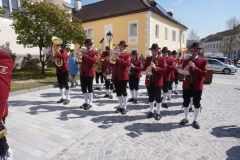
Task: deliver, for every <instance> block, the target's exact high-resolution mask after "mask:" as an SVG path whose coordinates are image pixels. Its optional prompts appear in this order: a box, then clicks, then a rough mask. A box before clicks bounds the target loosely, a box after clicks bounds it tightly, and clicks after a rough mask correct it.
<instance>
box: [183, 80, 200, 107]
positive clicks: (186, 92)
mask: <svg viewBox="0 0 240 160" xmlns="http://www.w3.org/2000/svg"><path fill="white" fill-rule="evenodd" d="M190 97H193V105H194V107H195V108H200V107H201V103H200V101H201V97H202V91H194V86H193V85H192V84H190V88H189V89H183V106H184V107H188V106H189V104H190Z"/></svg>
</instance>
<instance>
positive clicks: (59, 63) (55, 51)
mask: <svg viewBox="0 0 240 160" xmlns="http://www.w3.org/2000/svg"><path fill="white" fill-rule="evenodd" d="M52 42H53V46H52V52H53V54H61V53H60V52H59V50H58V47H57V45H59V44H62V43H63V41H62V40H61V39H60V38H58V37H52ZM54 63H55V65H56V66H58V67H61V66H62V65H63V60H62V59H60V58H55V57H54Z"/></svg>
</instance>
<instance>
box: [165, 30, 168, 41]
mask: <svg viewBox="0 0 240 160" xmlns="http://www.w3.org/2000/svg"><path fill="white" fill-rule="evenodd" d="M165 40H168V28H165Z"/></svg>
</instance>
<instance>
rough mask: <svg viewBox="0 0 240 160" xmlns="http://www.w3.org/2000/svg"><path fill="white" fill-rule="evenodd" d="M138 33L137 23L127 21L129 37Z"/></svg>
mask: <svg viewBox="0 0 240 160" xmlns="http://www.w3.org/2000/svg"><path fill="white" fill-rule="evenodd" d="M137 35H138V24H137V23H136V22H131V23H129V37H133V36H137Z"/></svg>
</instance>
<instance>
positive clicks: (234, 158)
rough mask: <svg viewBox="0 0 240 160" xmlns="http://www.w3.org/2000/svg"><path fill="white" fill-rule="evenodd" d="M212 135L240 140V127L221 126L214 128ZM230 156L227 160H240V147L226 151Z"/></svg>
mask: <svg viewBox="0 0 240 160" xmlns="http://www.w3.org/2000/svg"><path fill="white" fill-rule="evenodd" d="M211 134H212V135H214V136H216V137H218V138H222V137H234V138H239V139H240V127H237V126H236V125H231V126H220V127H215V128H213V131H212V132H211ZM226 154H227V156H228V158H227V160H239V159H240V146H234V147H232V148H230V149H229V150H227V151H226Z"/></svg>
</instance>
